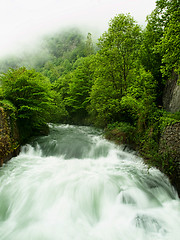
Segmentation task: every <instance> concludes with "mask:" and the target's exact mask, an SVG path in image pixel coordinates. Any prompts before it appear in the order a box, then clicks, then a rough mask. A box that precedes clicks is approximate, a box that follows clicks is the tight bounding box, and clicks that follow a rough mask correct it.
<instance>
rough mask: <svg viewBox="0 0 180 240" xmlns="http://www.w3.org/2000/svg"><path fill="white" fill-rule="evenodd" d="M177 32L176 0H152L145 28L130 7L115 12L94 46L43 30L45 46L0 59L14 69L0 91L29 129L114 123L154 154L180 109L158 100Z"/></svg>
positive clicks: (173, 63)
mask: <svg viewBox="0 0 180 240" xmlns="http://www.w3.org/2000/svg"><path fill="white" fill-rule="evenodd" d="M179 34H180V8H179V1H178V0H157V2H156V8H155V10H154V11H153V12H152V14H151V15H150V16H148V17H147V26H146V28H145V29H142V28H141V27H140V26H139V25H138V24H137V23H136V22H135V20H134V19H133V17H131V16H130V15H129V14H127V15H125V14H119V15H117V16H115V17H114V18H113V19H111V21H110V22H109V28H108V30H107V31H106V32H105V33H103V34H102V36H101V37H100V38H99V40H98V44H97V47H95V44H94V43H93V40H92V35H91V34H90V33H88V35H87V38H85V37H84V35H83V34H81V33H80V32H79V31H77V30H74V29H71V30H69V31H66V32H61V33H58V34H56V35H54V36H51V37H46V38H45V39H44V42H43V47H44V48H43V51H40V52H39V53H37V54H36V55H35V56H34V57H33V56H32V55H28V59H29V61H28V60H27V57H26V58H22V59H18V58H11V59H9V60H8V59H6V61H4V62H1V71H2V70H5V69H7V68H8V67H13V68H14V70H13V69H11V70H9V71H8V72H7V73H6V74H3V75H2V76H1V81H2V84H3V91H2V89H1V91H0V96H1V98H6V99H8V100H10V101H11V102H12V103H13V104H14V106H15V107H16V108H17V111H18V121H19V124H20V126H21V128H22V130H23V132H24V131H26V130H27V131H28V132H30V133H31V134H30V135H33V134H35V133H36V132H39V131H40V130H41V128H43V126H44V125H45V124H46V122H47V121H55V122H66V123H74V124H93V125H96V126H99V127H104V128H107V129H109V131H112V129H116V134H117V132H119V135H118V134H117V135H118V136H120V137H121V136H125V138H124V139H126V142H127V143H131V144H135V145H136V146H139V151H140V152H141V153H142V154H143V155H144V156H145V157H146V158H149V159H155V157H156V156H157V154H158V141H159V137H160V134H161V132H162V130H163V128H164V127H165V126H166V125H167V124H169V123H171V122H173V121H180V117H179V114H178V113H176V114H171V115H169V114H168V113H166V111H164V110H163V109H162V107H161V106H162V93H163V88H164V86H165V83H166V81H167V79H168V78H169V76H170V75H172V73H173V74H179V71H180V49H179V46H180V35H179ZM34 60H35V61H34ZM21 65H26V66H27V69H29V68H30V67H33V68H34V69H35V70H27V69H26V68H19V66H21ZM18 68H19V69H18ZM50 116H51V117H50ZM122 133H123V134H122ZM124 134H125V135H124ZM25 135H27V134H25Z"/></svg>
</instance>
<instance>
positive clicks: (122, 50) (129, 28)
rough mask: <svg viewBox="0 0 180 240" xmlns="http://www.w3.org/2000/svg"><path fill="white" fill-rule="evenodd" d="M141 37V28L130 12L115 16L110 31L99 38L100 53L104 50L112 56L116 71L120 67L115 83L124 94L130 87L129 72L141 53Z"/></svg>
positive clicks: (110, 24)
mask: <svg viewBox="0 0 180 240" xmlns="http://www.w3.org/2000/svg"><path fill="white" fill-rule="evenodd" d="M140 39H141V29H140V27H139V26H138V25H137V24H136V23H135V21H134V19H133V18H132V17H131V16H130V15H129V14H128V15H124V14H119V15H117V16H116V17H114V18H113V19H112V20H111V21H110V23H109V29H108V31H107V32H105V33H104V34H103V35H102V37H101V38H100V39H99V46H100V48H101V50H100V54H101V52H102V54H106V55H107V56H108V57H109V58H110V61H111V62H113V65H112V67H113V69H115V72H116V71H117V69H118V72H119V74H118V76H117V78H115V79H114V83H115V82H116V85H119V87H120V88H121V92H122V94H123V91H126V89H127V87H128V81H127V79H128V74H129V71H130V69H132V68H133V63H134V61H135V60H136V58H137V56H138V54H139V51H138V49H139V44H140ZM113 59H114V61H113ZM117 64H118V66H117Z"/></svg>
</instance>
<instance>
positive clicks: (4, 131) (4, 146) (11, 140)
mask: <svg viewBox="0 0 180 240" xmlns="http://www.w3.org/2000/svg"><path fill="white" fill-rule="evenodd" d="M18 152H19V134H18V129H17V125H16V122H15V120H13V119H11V117H10V116H9V114H8V112H6V111H5V110H4V109H3V107H0V166H2V164H3V163H5V162H6V161H8V160H9V159H11V158H12V157H14V156H16V155H17V154H18Z"/></svg>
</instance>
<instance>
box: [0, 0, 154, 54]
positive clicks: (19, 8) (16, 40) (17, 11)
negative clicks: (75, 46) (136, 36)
mask: <svg viewBox="0 0 180 240" xmlns="http://www.w3.org/2000/svg"><path fill="white" fill-rule="evenodd" d="M154 8H155V0H146V1H144V0H1V1H0V56H2V55H4V54H7V53H11V52H14V50H19V49H21V48H22V47H23V45H27V44H29V43H32V42H34V41H35V40H37V39H38V38H39V37H40V36H42V35H43V34H45V33H48V32H53V31H55V30H57V29H60V28H63V27H67V26H72V25H74V26H75V25H76V26H82V27H84V28H85V27H86V28H87V29H90V30H89V31H91V30H92V29H95V31H99V32H100V33H102V32H103V31H105V30H106V29H107V27H108V22H109V20H110V19H111V18H113V17H114V16H115V15H116V14H119V13H130V14H131V15H132V16H134V18H135V19H136V20H137V21H138V22H139V23H140V24H144V22H145V18H146V16H147V15H148V14H150V13H151V12H152V10H153V9H154Z"/></svg>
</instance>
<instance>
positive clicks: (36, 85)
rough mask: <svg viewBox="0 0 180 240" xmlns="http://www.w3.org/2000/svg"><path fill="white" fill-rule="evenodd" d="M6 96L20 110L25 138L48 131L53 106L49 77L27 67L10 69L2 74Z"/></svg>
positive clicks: (21, 128) (22, 131) (20, 121)
mask: <svg viewBox="0 0 180 240" xmlns="http://www.w3.org/2000/svg"><path fill="white" fill-rule="evenodd" d="M1 81H2V86H3V91H4V96H5V98H6V99H8V100H10V101H11V102H12V103H13V104H14V106H15V107H16V108H17V111H18V124H19V128H20V131H21V136H22V138H23V140H25V139H26V138H27V137H29V136H31V135H36V134H40V133H43V132H44V131H47V125H46V123H47V121H48V120H49V117H50V112H51V108H52V107H53V104H52V98H51V85H50V82H49V80H48V79H47V78H45V77H44V76H43V75H42V74H40V73H37V72H36V71H35V70H27V69H26V68H25V67H22V68H19V69H17V70H14V69H10V70H9V71H8V72H7V73H6V74H3V75H2V76H1Z"/></svg>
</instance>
